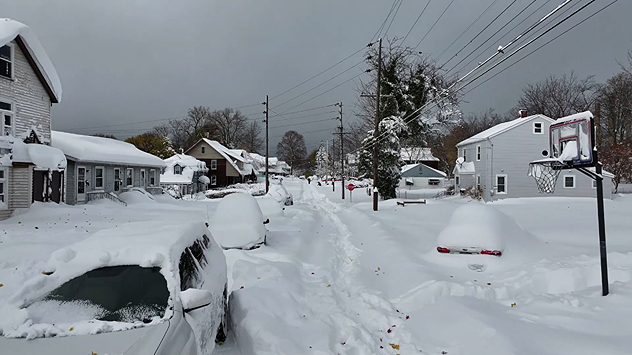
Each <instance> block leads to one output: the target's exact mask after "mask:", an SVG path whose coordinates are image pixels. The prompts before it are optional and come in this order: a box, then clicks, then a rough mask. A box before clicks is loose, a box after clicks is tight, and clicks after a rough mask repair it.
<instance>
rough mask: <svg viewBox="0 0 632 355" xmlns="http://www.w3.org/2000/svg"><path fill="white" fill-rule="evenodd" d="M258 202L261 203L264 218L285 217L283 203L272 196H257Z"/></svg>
mask: <svg viewBox="0 0 632 355" xmlns="http://www.w3.org/2000/svg"><path fill="white" fill-rule="evenodd" d="M257 203H258V204H259V208H260V209H261V213H263V218H265V219H276V218H278V217H284V215H285V214H284V213H283V207H281V204H280V203H278V202H277V200H275V199H273V198H272V197H270V196H262V197H259V198H257Z"/></svg>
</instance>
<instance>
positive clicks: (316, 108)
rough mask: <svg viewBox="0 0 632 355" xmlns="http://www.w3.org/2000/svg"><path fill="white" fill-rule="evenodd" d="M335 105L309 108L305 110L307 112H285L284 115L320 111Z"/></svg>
mask: <svg viewBox="0 0 632 355" xmlns="http://www.w3.org/2000/svg"><path fill="white" fill-rule="evenodd" d="M334 105H335V104H331V105H324V106H318V107H313V108H308V109H305V110H300V111H294V112H283V114H284V115H292V114H295V113H301V112H307V111H314V110H318V109H321V108H326V107H332V106H334ZM279 116H280V115H279ZM270 117H277V116H270Z"/></svg>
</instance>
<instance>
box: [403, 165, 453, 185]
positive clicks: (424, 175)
mask: <svg viewBox="0 0 632 355" xmlns="http://www.w3.org/2000/svg"><path fill="white" fill-rule="evenodd" d="M401 174H402V178H401V180H400V182H399V188H400V189H407V190H418V189H432V188H443V185H444V181H445V179H446V174H445V173H444V172H443V171H440V170H437V169H435V168H431V167H429V166H427V165H425V164H421V163H418V164H408V165H405V166H403V167H402V169H401Z"/></svg>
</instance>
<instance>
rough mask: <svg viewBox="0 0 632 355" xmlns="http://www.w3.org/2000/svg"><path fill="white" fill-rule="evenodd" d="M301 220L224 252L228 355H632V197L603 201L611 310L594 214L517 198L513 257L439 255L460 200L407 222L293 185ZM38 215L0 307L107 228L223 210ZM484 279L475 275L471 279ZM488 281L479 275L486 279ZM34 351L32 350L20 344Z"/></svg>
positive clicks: (42, 207)
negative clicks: (252, 245) (56, 258)
mask: <svg viewBox="0 0 632 355" xmlns="http://www.w3.org/2000/svg"><path fill="white" fill-rule="evenodd" d="M283 184H284V185H285V186H286V188H287V189H288V190H289V191H290V192H291V193H292V194H293V195H294V206H288V207H286V209H285V211H284V213H285V216H284V217H276V218H271V219H270V223H269V224H268V225H267V228H268V230H269V232H268V236H267V243H266V245H265V246H263V247H261V248H259V249H255V250H247V251H244V250H226V251H225V255H226V259H227V263H228V280H229V281H228V282H229V292H230V299H229V307H230V316H231V319H230V322H231V325H230V329H229V331H228V339H227V341H226V342H225V343H223V344H222V345H221V346H218V347H217V348H216V350H215V352H214V353H217V354H242V355H250V354H380V353H384V354H413V353H415V354H419V353H423V354H492V355H494V354H498V355H500V354H503V355H504V354H628V353H629V348H630V346H632V339H630V337H629V329H631V327H632V304H631V303H630V302H629V301H630V299H632V241H630V240H629V238H628V235H629V233H628V231H629V229H630V227H631V226H632V224H631V222H630V221H629V217H628V215H629V211H630V210H632V198H631V197H630V196H628V195H620V196H617V197H616V198H615V199H614V200H607V201H606V204H605V208H606V223H607V238H608V251H609V253H608V261H609V277H610V289H611V294H610V295H609V296H607V297H602V296H601V284H600V282H601V279H600V269H599V254H598V252H599V249H598V238H597V218H596V212H595V211H596V203H595V201H594V199H589V198H556V197H547V198H531V199H509V200H504V201H501V202H494V203H490V204H486V205H484V206H485V207H490V208H491V207H494V208H496V209H497V210H499V211H501V212H503V213H504V214H506V215H508V216H509V217H511V218H513V219H514V220H515V221H516V222H517V223H518V224H519V225H520V226H521V227H522V228H523V229H524V230H525V231H526V233H525V235H524V236H520V238H516V236H506V237H507V243H506V249H505V251H504V253H503V256H502V257H495V256H489V255H457V254H440V253H437V251H436V247H437V238H438V236H439V234H440V233H441V232H442V230H444V229H445V228H446V227H447V226H448V225H449V224H450V223H453V222H451V216H452V214H453V212H454V211H455V210H457V209H458V208H459V207H462V206H464V205H467V204H480V205H482V204H481V203H480V202H478V201H473V200H469V199H464V198H461V197H450V198H447V199H442V200H434V199H429V200H427V204H410V205H408V204H407V205H406V206H405V207H402V206H399V205H397V204H396V201H395V200H389V201H380V210H379V211H378V212H373V211H372V210H371V202H370V198H369V196H367V195H366V192H365V191H364V190H363V189H356V190H355V191H353V197H352V198H353V202H349V194H348V191H347V199H346V200H344V202H343V201H342V200H341V199H340V187H341V186H340V185H339V184H338V185H337V186H336V190H335V192H332V190H331V185H329V186H325V185H323V186H317V185H316V184H315V183H312V184H308V183H307V182H306V181H305V180H299V179H294V180H290V179H286V180H284V182H283ZM128 203H129V205H128V206H127V207H122V206H120V205H116V204H114V203H112V202H109V201H99V202H96V203H90V204H88V205H85V206H64V205H61V206H60V205H52V204H36V205H34V206H33V207H32V208H31V210H30V211H28V212H26V213H25V214H22V215H18V216H15V217H13V218H11V219H9V220H7V221H3V222H0V229H1V230H2V233H1V234H0V284H2V285H3V286H2V287H0V300H2V302H4V300H6V299H8V298H9V297H11V295H12V294H14V293H15V292H16V291H17V290H18V289H19V288H20V287H21V285H22V283H23V282H24V280H27V279H29V278H32V277H34V276H37V275H38V274H41V272H42V271H43V270H44V268H45V265H46V261H47V259H48V257H49V256H50V255H51V254H52V253H53V251H54V250H56V249H58V248H61V247H63V246H67V245H69V244H71V243H74V242H77V241H80V240H82V239H84V238H85V237H87V236H89V235H92V234H93V233H94V232H96V231H97V230H101V229H104V228H117V226H118V225H121V224H124V223H129V222H135V221H147V220H149V221H156V223H159V221H160V220H161V219H166V218H168V219H170V220H182V221H184V220H187V221H196V220H197V221H205V220H207V219H208V218H209V217H211V216H212V215H213V214H214V212H215V210H216V208H217V204H218V200H203V201H182V200H173V199H170V198H167V197H166V196H159V198H158V199H157V200H156V201H150V200H142V199H138V200H137V201H128ZM472 265H476V266H477V268H478V270H479V271H475V270H473V268H471V266H472ZM480 270H483V271H480ZM24 341H26V340H24Z"/></svg>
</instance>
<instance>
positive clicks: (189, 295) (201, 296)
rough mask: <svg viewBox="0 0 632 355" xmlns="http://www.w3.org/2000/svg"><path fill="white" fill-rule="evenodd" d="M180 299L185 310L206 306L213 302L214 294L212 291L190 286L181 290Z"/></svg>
mask: <svg viewBox="0 0 632 355" xmlns="http://www.w3.org/2000/svg"><path fill="white" fill-rule="evenodd" d="M180 301H182V308H184V311H185V312H189V311H192V310H194V309H198V308H202V307H206V306H208V305H209V304H211V303H212V302H213V294H212V293H211V292H210V291H206V290H199V289H196V288H190V289H187V290H185V291H182V292H180Z"/></svg>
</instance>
